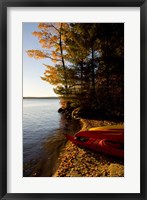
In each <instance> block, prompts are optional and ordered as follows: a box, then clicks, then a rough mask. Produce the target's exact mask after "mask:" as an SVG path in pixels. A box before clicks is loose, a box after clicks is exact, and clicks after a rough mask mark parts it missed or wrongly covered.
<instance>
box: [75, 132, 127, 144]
mask: <svg viewBox="0 0 147 200" xmlns="http://www.w3.org/2000/svg"><path fill="white" fill-rule="evenodd" d="M75 137H76V138H78V137H86V138H94V139H97V138H99V139H108V140H113V141H122V142H124V129H119V130H116V129H114V130H113V129H112V130H97V131H80V132H78V133H76V134H75Z"/></svg>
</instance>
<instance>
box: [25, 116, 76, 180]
mask: <svg viewBox="0 0 147 200" xmlns="http://www.w3.org/2000/svg"><path fill="white" fill-rule="evenodd" d="M79 129H80V124H79V121H77V120H67V119H66V118H65V117H64V115H61V119H60V129H57V130H56V131H55V132H54V134H49V136H48V138H46V139H45V140H44V141H43V142H42V143H41V151H40V154H39V155H36V157H34V158H33V159H31V160H30V161H29V162H26V163H24V170H23V172H24V173H23V176H24V177H32V176H33V177H48V176H52V175H53V174H54V173H55V171H56V169H57V167H58V164H59V161H58V157H59V154H60V152H61V151H62V150H63V147H64V146H65V144H66V139H65V137H64V135H63V134H64V133H67V134H70V135H74V134H75V133H76V132H77V131H78V130H79Z"/></svg>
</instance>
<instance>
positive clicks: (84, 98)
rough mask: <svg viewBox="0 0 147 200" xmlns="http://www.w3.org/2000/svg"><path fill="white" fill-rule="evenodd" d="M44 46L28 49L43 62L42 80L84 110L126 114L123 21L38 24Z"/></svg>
mask: <svg viewBox="0 0 147 200" xmlns="http://www.w3.org/2000/svg"><path fill="white" fill-rule="evenodd" d="M38 28H39V31H34V32H33V35H34V36H36V37H38V41H39V43H40V44H41V49H40V50H38V49H35V50H27V54H28V56H30V57H33V58H35V59H45V58H46V59H50V60H51V61H52V63H53V64H52V65H48V64H44V65H45V67H46V70H45V72H44V76H43V77H41V79H42V80H43V81H47V82H48V83H49V84H52V85H54V86H55V88H54V92H55V93H56V94H58V95H59V96H60V97H61V98H62V99H71V101H73V102H75V103H76V104H77V106H80V107H81V108H82V109H89V110H95V111H97V112H99V113H100V112H101V113H105V114H107V115H121V116H123V114H124V24H123V23H39V25H38Z"/></svg>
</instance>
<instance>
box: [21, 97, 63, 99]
mask: <svg viewBox="0 0 147 200" xmlns="http://www.w3.org/2000/svg"><path fill="white" fill-rule="evenodd" d="M23 99H59V97H23Z"/></svg>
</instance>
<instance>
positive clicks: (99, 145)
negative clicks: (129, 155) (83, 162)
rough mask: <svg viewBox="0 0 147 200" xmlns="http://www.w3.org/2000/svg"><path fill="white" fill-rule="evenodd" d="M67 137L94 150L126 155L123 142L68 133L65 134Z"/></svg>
mask: <svg viewBox="0 0 147 200" xmlns="http://www.w3.org/2000/svg"><path fill="white" fill-rule="evenodd" d="M76 135H77V134H76ZM65 137H66V138H67V139H68V140H70V141H71V142H72V143H74V144H75V145H78V146H82V147H86V148H88V149H91V150H93V151H97V152H102V153H104V154H107V155H111V156H117V157H124V150H123V142H119V141H112V140H108V139H100V138H98V137H97V138H90V137H82V136H81V137H75V136H70V135H67V134H65Z"/></svg>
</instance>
